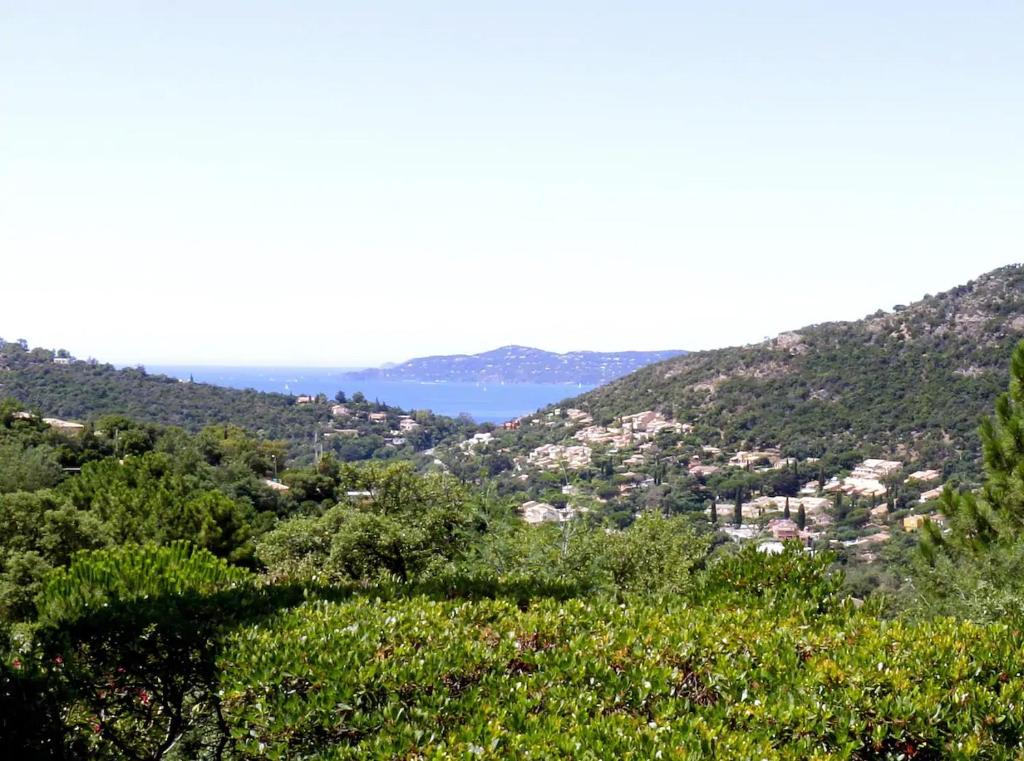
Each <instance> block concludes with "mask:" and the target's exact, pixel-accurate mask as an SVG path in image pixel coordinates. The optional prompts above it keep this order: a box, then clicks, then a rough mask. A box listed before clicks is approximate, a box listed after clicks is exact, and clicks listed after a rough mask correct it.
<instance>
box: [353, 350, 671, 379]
mask: <svg viewBox="0 0 1024 761" xmlns="http://www.w3.org/2000/svg"><path fill="white" fill-rule="evenodd" d="M682 354H686V352H685V351H681V350H667V351H621V352H599V351H573V352H569V353H567V354H556V353H554V352H550V351H543V350H541V349H533V348H530V347H528V346H502V347H501V348H499V349H494V350H492V351H486V352H483V353H481V354H453V355H447V356H435V357H420V358H418V359H410V360H409V361H408V362H403V363H401V364H399V365H394V366H392V367H381V368H373V369H369V370H359V371H357V372H352V373H347V374H346V375H345V376H344V377H345V379H346V380H353V381H361V380H379V381H420V382H455V383H576V384H583V385H588V386H599V385H602V384H604V383H608V382H610V381H613V380H615V379H616V378H621V377H622V376H623V375H628V374H629V373H631V372H634V371H635V370H639V369H640V368H642V367H645V366H647V365H650V364H653V363H655V362H661V361H662V360H666V359H671V358H673V357H678V356H680V355H682Z"/></svg>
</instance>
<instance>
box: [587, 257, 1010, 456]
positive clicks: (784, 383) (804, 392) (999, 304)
mask: <svg viewBox="0 0 1024 761" xmlns="http://www.w3.org/2000/svg"><path fill="white" fill-rule="evenodd" d="M1022 338H1024V269H1022V267H1021V266H1020V265H1012V266H1008V267H1004V268H1001V269H999V270H995V271H993V272H990V273H988V274H986V275H983V276H981V277H979V278H978V279H977V280H975V281H972V282H970V283H968V284H966V285H963V286H960V287H957V288H954V289H952V290H950V291H947V292H945V293H942V294H938V295H936V296H926V297H925V298H924V299H922V300H921V301H919V302H916V303H914V304H912V305H910V306H907V307H897V308H896V309H895V310H894V311H893V312H882V311H879V312H877V313H875V314H873V315H870V316H868V317H866V318H864V319H862V320H858V321H854V322H834V323H825V324H820V325H812V326H809V327H806V328H803V329H801V330H799V331H796V332H793V333H786V334H782V335H780V336H778V337H776V338H775V339H772V340H770V341H766V342H764V343H761V344H757V345H752V346H744V347H735V348H727V349H719V350H715V351H703V352H696V353H691V354H688V355H686V356H684V357H678V358H675V359H671V360H668V361H666V362H660V363H658V364H655V365H651V366H649V367H646V368H643V369H642V370H639V371H637V372H635V373H633V374H632V375H629V376H626V377H624V378H621V379H619V380H617V381H615V382H613V383H611V384H609V385H607V386H604V387H602V388H599V389H596V390H594V391H592V392H590V393H588V394H585V395H583V396H581V397H579V398H578V399H576V400H573V401H572V402H571V404H572V405H574V406H579V407H582V408H584V409H586V410H589V411H590V412H592V413H593V414H594V415H595V417H603V418H611V417H615V416H619V415H624V414H629V413H633V412H636V411H638V410H644V409H657V410H661V411H663V412H667V413H670V414H671V415H672V416H674V417H675V418H676V419H678V420H681V421H688V422H692V423H694V424H696V425H697V426H698V428H699V429H702V430H703V433H704V434H705V437H707V436H708V435H711V434H713V435H714V436H715V437H717V438H719V439H720V440H721V441H723V442H725V443H726V444H748V445H779V446H781V447H782V448H783V449H784V450H786V451H787V452H788V453H791V454H798V455H801V454H802V455H813V454H818V453H820V452H821V451H825V450H828V451H833V452H835V451H838V450H841V449H842V448H844V447H845V448H854V447H861V446H864V445H867V446H873V447H876V448H881V449H883V450H887V451H890V452H892V453H893V454H898V453H911V454H915V455H918V456H919V457H921V458H923V459H925V460H947V461H948V460H949V459H957V458H962V457H969V458H974V457H975V456H976V455H977V440H976V439H977V437H976V435H975V430H976V427H977V420H978V418H979V416H980V415H983V414H985V413H987V412H988V411H989V410H990V409H991V403H992V399H993V397H994V396H995V395H996V394H998V393H999V392H1000V391H1001V390H1003V389H1004V388H1005V385H1006V363H1007V361H1008V358H1009V356H1010V351H1011V349H1012V347H1013V346H1014V344H1015V343H1016V342H1017V341H1019V340H1021V339H1022Z"/></svg>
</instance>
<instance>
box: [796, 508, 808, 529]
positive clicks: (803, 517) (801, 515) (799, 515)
mask: <svg viewBox="0 0 1024 761" xmlns="http://www.w3.org/2000/svg"><path fill="white" fill-rule="evenodd" d="M796 525H797V526H798V527H799V528H800V530H801V531H803V530H804V527H805V526H806V525H807V511H806V510H804V503H803V502H801V503H800V507H799V508H797V511H796Z"/></svg>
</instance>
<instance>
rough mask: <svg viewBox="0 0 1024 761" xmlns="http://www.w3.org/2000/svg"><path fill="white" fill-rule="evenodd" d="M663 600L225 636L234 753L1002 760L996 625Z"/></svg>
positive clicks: (1006, 737) (347, 609) (357, 615)
mask: <svg viewBox="0 0 1024 761" xmlns="http://www.w3.org/2000/svg"><path fill="white" fill-rule="evenodd" d="M809 623H810V621H809V619H806V618H804V617H803V616H801V615H797V616H795V617H794V616H793V615H792V614H791V613H790V611H789V610H788V609H786V608H785V607H782V608H772V607H771V606H768V605H761V606H753V607H746V608H736V607H732V606H726V605H722V606H719V605H709V606H697V607H694V606H692V605H689V604H687V603H685V602H683V601H681V600H679V599H678V598H676V599H674V600H673V599H669V600H660V601H659V600H650V599H646V600H644V599H641V600H634V601H632V602H629V603H624V604H618V603H614V602H611V601H606V600H572V601H563V602H559V601H555V600H538V601H536V602H534V603H533V604H532V605H530V606H529V608H528V610H525V611H524V610H522V609H521V608H520V606H517V605H515V604H513V603H512V602H510V601H505V600H494V601H486V600H485V601H480V602H475V603H467V602H459V601H453V602H438V601H433V600H429V599H425V598H412V599H410V600H397V601H390V602H388V601H380V600H374V599H371V598H359V599H356V600H353V601H351V602H348V603H342V604H326V603H310V604H308V605H306V606H303V607H302V608H299V609H297V610H295V611H293V612H291V613H289V614H287V615H285V616H283V617H282V618H281V619H280V620H278V621H276V622H275V624H274V626H272V627H269V628H268V627H263V626H261V627H250V628H244V629H241V630H239V631H238V632H237V633H236V634H235V635H234V637H233V638H232V640H231V642H230V645H229V647H228V649H227V650H226V651H225V652H224V655H223V656H222V661H221V664H220V665H221V673H222V674H223V675H224V677H223V679H224V681H223V688H224V710H225V717H226V721H227V724H228V726H229V728H230V731H231V735H232V737H233V739H234V741H235V744H236V749H237V752H238V753H239V755H240V756H241V757H247V758H281V759H284V758H294V757H304V758H310V757H312V758H337V759H344V758H397V757H430V758H466V757H471V756H473V755H483V756H484V757H491V758H528V757H573V758H580V759H605V758H656V757H658V755H659V754H661V755H663V756H664V757H693V758H710V757H716V758H789V759H804V758H812V757H814V758H891V759H897V758H939V757H949V756H954V755H955V756H958V757H986V758H1007V759H1009V758H1014V757H1015V754H1016V753H1017V752H1018V751H1019V744H1020V742H1021V737H1022V733H1024V716H1022V713H1021V712H1020V711H1019V710H1017V709H1016V708H1014V706H1018V705H1019V704H1020V703H1019V701H1020V700H1021V698H1022V697H1024V676H1022V671H1024V652H1022V650H1021V647H1020V644H1019V641H1018V640H1017V638H1016V637H1015V636H1014V635H1013V633H1012V632H1011V631H1010V630H1009V629H1008V627H1005V626H999V625H993V626H989V627H979V626H973V625H970V624H963V623H957V622H954V621H938V622H934V623H932V624H928V625H916V626H910V625H905V624H901V623H894V622H882V621H879V620H877V619H875V618H873V617H871V616H868V615H863V614H860V613H856V612H854V611H853V609H852V608H850V607H848V606H847V607H843V608H841V609H839V610H838V611H837V612H834V613H833V614H831V615H829V616H827V617H824V618H820V619H818V620H817V621H816V622H815V623H813V625H809Z"/></svg>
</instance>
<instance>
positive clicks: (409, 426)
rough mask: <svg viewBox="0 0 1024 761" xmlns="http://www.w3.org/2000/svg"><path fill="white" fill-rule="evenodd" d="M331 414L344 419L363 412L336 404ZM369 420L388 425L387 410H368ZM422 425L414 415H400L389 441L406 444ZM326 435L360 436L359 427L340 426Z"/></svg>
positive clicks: (390, 432)
mask: <svg viewBox="0 0 1024 761" xmlns="http://www.w3.org/2000/svg"><path fill="white" fill-rule="evenodd" d="M308 398H311V397H299V399H300V400H301V399H308ZM331 416H332V417H333V418H335V419H336V420H344V419H346V418H355V417H361V416H362V415H361V413H359V412H358V411H355V412H354V411H353V410H352V409H351V408H350V407H349V406H348V405H346V404H335V405H333V406H332V407H331ZM365 419H366V421H367V422H369V423H371V424H373V425H388V422H389V418H388V413H386V412H368V413H366V415H365ZM419 427H420V424H419V423H417V422H416V420H415V419H414V418H413V417H412V415H400V416H399V418H398V428H396V429H392V430H389V431H388V439H387V443H388V444H390V445H392V446H396V447H398V446H402V445H403V444H405V441H406V438H405V437H406V435H407V434H408V433H410V432H412V431H415V430H416V429H417V428H419ZM324 436H328V437H329V436H348V437H351V438H356V437H358V436H359V429H358V428H341V427H339V426H333V427H331V428H330V429H329V430H328V432H327V433H325V434H324Z"/></svg>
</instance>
